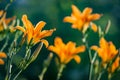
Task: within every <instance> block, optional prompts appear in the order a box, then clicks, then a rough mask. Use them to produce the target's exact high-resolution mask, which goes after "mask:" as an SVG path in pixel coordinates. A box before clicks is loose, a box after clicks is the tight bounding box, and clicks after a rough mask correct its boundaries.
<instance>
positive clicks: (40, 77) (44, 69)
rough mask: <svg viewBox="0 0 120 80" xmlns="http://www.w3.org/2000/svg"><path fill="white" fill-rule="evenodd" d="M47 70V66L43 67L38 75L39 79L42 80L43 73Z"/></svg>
mask: <svg viewBox="0 0 120 80" xmlns="http://www.w3.org/2000/svg"><path fill="white" fill-rule="evenodd" d="M46 71H47V67H44V68H43V70H42V73H41V74H40V75H39V80H43V77H44V74H45V72H46Z"/></svg>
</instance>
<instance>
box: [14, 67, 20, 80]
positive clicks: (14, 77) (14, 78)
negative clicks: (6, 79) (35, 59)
mask: <svg viewBox="0 0 120 80" xmlns="http://www.w3.org/2000/svg"><path fill="white" fill-rule="evenodd" d="M21 72H22V69H21V70H20V71H19V72H18V73H17V75H16V76H15V77H14V78H13V80H16V79H17V78H18V76H19V75H20V73H21Z"/></svg>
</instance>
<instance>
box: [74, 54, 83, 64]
mask: <svg viewBox="0 0 120 80" xmlns="http://www.w3.org/2000/svg"><path fill="white" fill-rule="evenodd" d="M73 58H74V60H75V61H76V62H77V63H80V61H81V58H80V56H78V55H75V56H74V57H73Z"/></svg>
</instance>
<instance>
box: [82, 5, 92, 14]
mask: <svg viewBox="0 0 120 80" xmlns="http://www.w3.org/2000/svg"><path fill="white" fill-rule="evenodd" d="M91 13H92V8H89V7H87V8H85V9H84V11H83V16H88V15H90V14H91Z"/></svg>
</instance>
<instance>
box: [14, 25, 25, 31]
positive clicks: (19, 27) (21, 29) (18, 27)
mask: <svg viewBox="0 0 120 80" xmlns="http://www.w3.org/2000/svg"><path fill="white" fill-rule="evenodd" d="M15 28H16V29H18V30H20V31H22V32H23V33H25V29H24V28H23V27H21V26H16V27H15Z"/></svg>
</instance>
